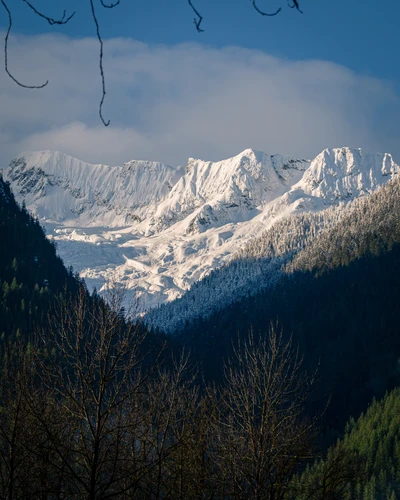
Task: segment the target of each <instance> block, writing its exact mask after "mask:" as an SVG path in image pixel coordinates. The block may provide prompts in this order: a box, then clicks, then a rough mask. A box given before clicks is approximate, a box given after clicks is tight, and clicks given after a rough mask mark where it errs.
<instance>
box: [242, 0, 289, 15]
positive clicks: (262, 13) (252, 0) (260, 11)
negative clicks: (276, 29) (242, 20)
mask: <svg viewBox="0 0 400 500" xmlns="http://www.w3.org/2000/svg"><path fill="white" fill-rule="evenodd" d="M250 1H251V3H252V4H253V7H254V8H255V10H256V11H257V12H258V13H259V14H261V15H262V16H268V17H272V16H276V15H277V14H279V12H280V11H281V10H282V7H279V9H278V10H277V11H276V12H272V13H271V14H269V13H268V12H264V11H262V10H260V9H259V8H258V7H257V5H256V0H250Z"/></svg>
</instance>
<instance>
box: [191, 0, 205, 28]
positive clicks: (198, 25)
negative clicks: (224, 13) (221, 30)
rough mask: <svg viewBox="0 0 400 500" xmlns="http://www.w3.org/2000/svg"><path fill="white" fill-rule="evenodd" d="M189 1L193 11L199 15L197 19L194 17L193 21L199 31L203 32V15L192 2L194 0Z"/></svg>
mask: <svg viewBox="0 0 400 500" xmlns="http://www.w3.org/2000/svg"><path fill="white" fill-rule="evenodd" d="M188 3H189V5H190V7H191V8H192V10H193V12H194V13H195V14H196V16H197V19H196V18H194V19H193V23H194V25H195V26H196V29H197V31H198V32H199V33H203V32H204V30H203V29H202V28H200V25H201V23H202V21H203V16H202V15H201V14H200V12H199V11H198V10H197V9H196V7H195V6H194V5H193V4H192V0H188Z"/></svg>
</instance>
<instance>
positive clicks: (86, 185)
mask: <svg viewBox="0 0 400 500" xmlns="http://www.w3.org/2000/svg"><path fill="white" fill-rule="evenodd" d="M398 172H400V167H399V166H398V165H396V164H395V163H394V162H393V159H392V158H391V156H390V155H388V154H380V153H379V154H372V153H367V152H364V151H363V150H360V149H352V148H349V147H343V148H333V149H325V150H324V151H322V152H321V153H320V154H319V155H318V156H317V157H316V158H315V159H314V160H312V161H311V162H310V161H306V160H300V159H296V158H293V157H291V156H285V155H280V154H274V155H269V154H267V153H264V152H262V151H257V150H255V149H253V148H247V149H245V150H244V151H242V152H241V153H239V154H237V155H236V156H234V157H232V158H227V159H224V160H220V161H217V162H212V161H203V160H196V159H193V158H191V159H189V160H188V163H187V166H186V168H181V167H179V168H173V167H169V166H168V165H165V164H163V163H160V162H150V161H144V160H132V161H129V162H127V163H125V164H123V165H122V166H107V165H92V164H89V163H85V162H82V161H80V160H77V159H76V158H72V157H70V156H68V155H65V154H63V153H59V152H54V151H39V152H33V153H24V154H22V155H20V156H19V157H18V158H17V159H16V160H14V161H13V162H12V163H11V164H10V167H8V168H5V169H3V175H4V179H5V180H6V181H10V182H11V187H12V189H13V191H14V193H15V196H16V198H17V200H18V201H22V200H25V203H26V206H27V207H28V209H29V210H31V211H33V212H34V213H35V214H36V215H37V216H38V217H39V219H40V220H41V221H42V222H45V223H46V224H47V230H48V233H49V234H51V235H53V236H54V237H55V239H56V241H57V243H58V248H59V251H60V254H61V257H62V258H63V259H64V260H65V262H66V263H67V264H68V265H73V266H74V267H75V269H76V270H77V271H78V272H81V273H82V276H83V277H86V278H88V279H89V285H91V284H94V285H95V286H96V287H97V288H99V289H100V288H101V287H102V284H103V283H104V280H105V279H116V280H117V281H121V282H123V283H124V284H126V285H127V286H128V288H136V290H137V292H138V294H139V295H140V294H143V296H145V297H146V299H147V300H148V305H156V304H157V303H161V302H164V301H166V300H170V299H172V298H175V297H177V296H179V295H181V294H182V293H183V292H184V290H186V289H188V288H189V287H190V286H191V285H192V284H193V283H194V282H195V281H197V280H199V279H201V278H202V277H203V276H205V275H206V274H208V273H209V272H210V271H211V270H212V269H215V268H217V267H219V266H221V265H222V264H224V262H226V261H227V260H229V258H230V256H231V255H232V254H233V253H236V252H237V251H238V250H239V248H240V247H242V246H243V245H245V244H246V243H248V242H249V241H250V240H252V239H253V238H254V237H256V236H258V235H259V234H261V233H262V232H263V231H265V229H268V228H270V227H272V226H273V225H274V224H275V223H276V222H277V221H278V220H280V219H281V218H283V217H286V216H289V215H291V214H294V213H301V212H305V211H314V212H315V211H319V210H322V209H324V208H326V207H327V206H329V205H332V206H335V205H338V204H339V203H341V202H344V203H346V202H347V201H350V200H351V199H353V198H355V197H357V196H360V195H364V194H368V193H371V192H372V191H373V190H374V189H376V188H377V187H378V186H380V185H382V184H384V183H386V182H387V181H388V180H389V179H390V178H392V177H393V176H394V175H395V174H397V173H398Z"/></svg>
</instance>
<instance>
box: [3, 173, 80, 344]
mask: <svg viewBox="0 0 400 500" xmlns="http://www.w3.org/2000/svg"><path fill="white" fill-rule="evenodd" d="M0 235H1V237H0V262H1V265H0V339H1V342H3V343H4V342H7V341H9V340H12V339H14V340H15V339H17V338H19V337H21V336H22V337H23V338H25V339H26V338H28V337H29V335H30V333H31V331H32V328H33V325H34V324H35V323H41V322H42V321H43V319H44V318H45V317H46V314H47V308H48V306H49V304H50V300H51V297H52V296H53V295H54V294H56V293H57V292H61V291H63V290H69V291H74V290H76V289H77V287H78V284H81V281H80V280H79V279H77V278H76V277H75V276H73V273H72V271H67V270H66V268H65V267H64V264H63V262H62V260H61V259H60V258H59V257H58V256H57V254H56V248H55V245H54V244H53V243H52V242H51V241H49V240H48V239H47V238H46V237H45V234H44V231H43V229H42V227H41V226H40V224H39V222H38V220H37V219H35V218H34V217H32V216H31V215H30V214H29V213H28V212H27V210H26V209H25V208H24V207H19V206H18V205H17V203H16V202H15V199H14V196H13V194H12V192H11V190H10V187H9V185H8V184H7V183H5V182H4V181H3V180H2V178H1V177H0Z"/></svg>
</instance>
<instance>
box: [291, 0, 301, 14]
mask: <svg viewBox="0 0 400 500" xmlns="http://www.w3.org/2000/svg"><path fill="white" fill-rule="evenodd" d="M292 2H293V4H292V5H291V4H290V1H289V0H288V6H289V7H290V8H291V9H296V10H298V11H299V12H300V14H303V11H302V10H301V9H300V5H299V2H298V0H292Z"/></svg>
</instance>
